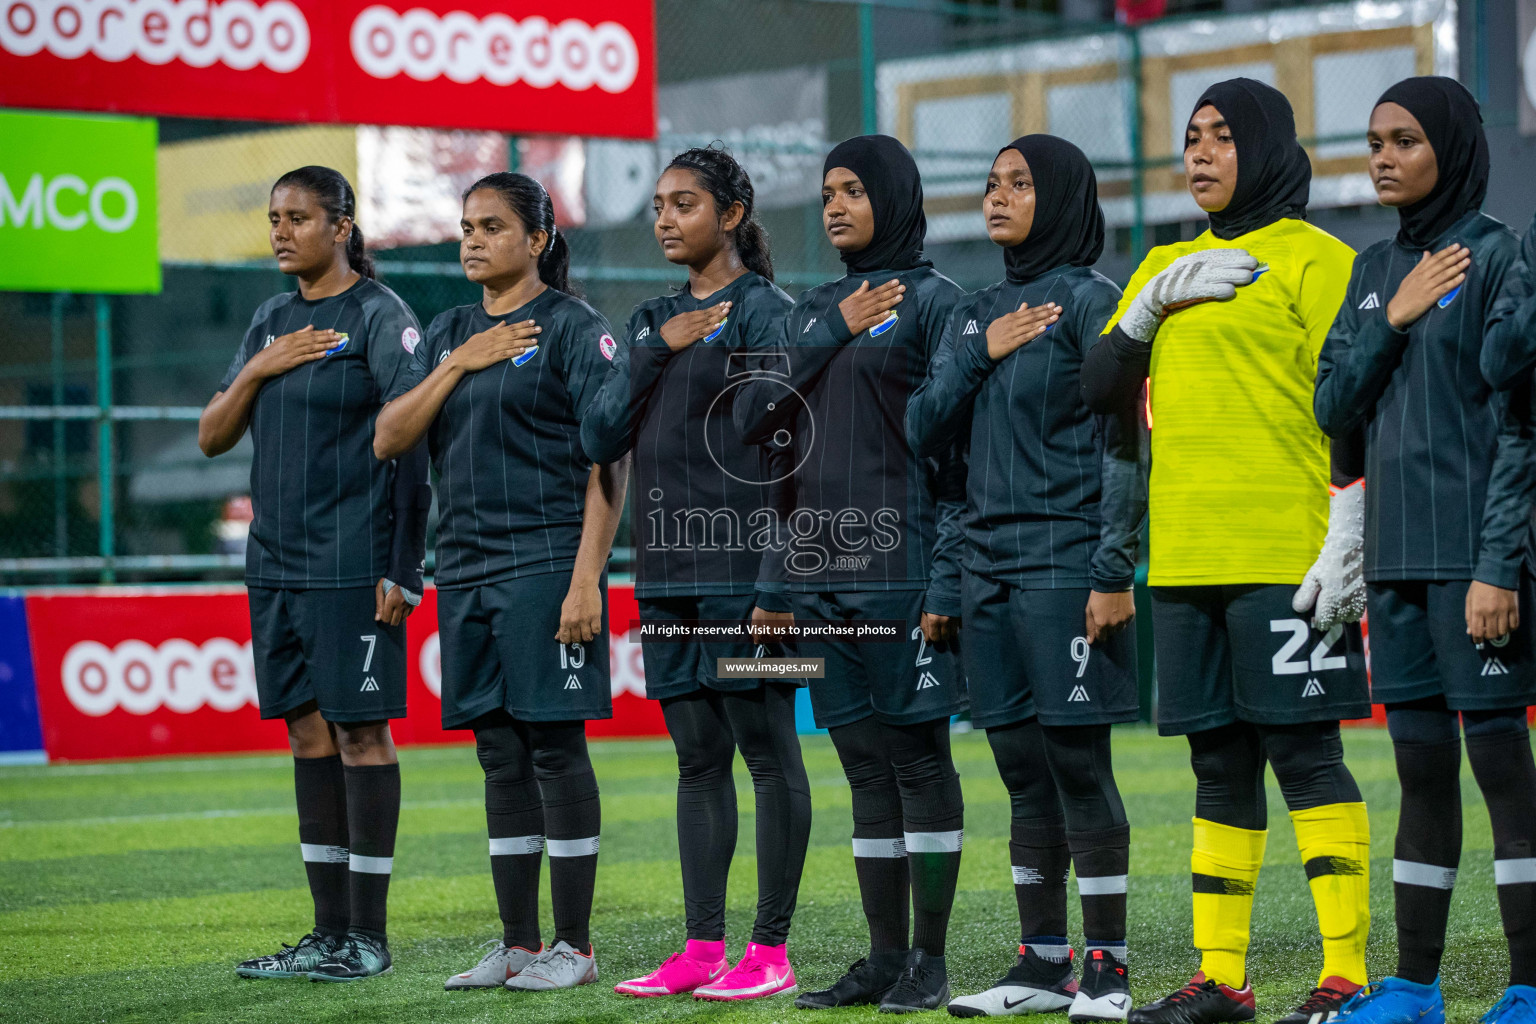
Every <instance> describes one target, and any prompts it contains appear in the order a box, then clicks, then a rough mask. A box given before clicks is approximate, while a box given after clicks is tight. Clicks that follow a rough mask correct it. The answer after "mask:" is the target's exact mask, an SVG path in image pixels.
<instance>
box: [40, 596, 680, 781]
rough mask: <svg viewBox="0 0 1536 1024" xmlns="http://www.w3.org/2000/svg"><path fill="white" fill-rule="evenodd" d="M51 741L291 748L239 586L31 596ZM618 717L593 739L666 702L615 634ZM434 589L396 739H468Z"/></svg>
mask: <svg viewBox="0 0 1536 1024" xmlns="http://www.w3.org/2000/svg"><path fill="white" fill-rule="evenodd" d="M26 605H27V626H28V632H29V634H30V638H31V642H32V661H33V667H34V670H35V673H36V677H37V700H38V712H39V715H40V717H41V719H42V727H43V745H44V747H45V748H46V749H47V751H48V756H49V758H50V759H51V760H93V759H99V758H117V757H155V756H165V755H168V754H207V753H218V752H226V751H244V750H286V749H287V748H288V739H287V732H286V730H285V728H284V726H283V723H282V722H281V721H268V722H264V721H261V719H260V717H259V715H258V713H257V708H256V673H255V664H254V662H253V661H252V659H251V621H250V614H249V611H248V609H247V605H246V599H245V590H244V589H243V588H226V589H215V590H209V589H201V588H181V589H160V588H145V589H138V588H129V587H122V588H115V589H103V590H99V591H87V592H84V593H81V592H62V593H48V592H42V593H34V594H29V595H27V598H26ZM637 618H638V615H637V612H636V606H635V598H634V589H633V588H632V587H610V588H609V592H608V620H609V622H610V623H612V624H614V625H617V626H618V627H619V628H620V629H621V630H625V629H627V628H628V626H629V624H630V623H631V622H633V621H635V620H636V619H637ZM608 654H609V665H610V667H611V669H612V690H613V718H612V719H608V720H604V721H596V722H592V723H591V724H590V725H589V726H588V730H587V731H588V734H589V735H591V736H594V737H598V736H664V735H666V725H665V723H664V722H663V721H662V717H661V710H660V706H659V705H658V704H657V703H656V702H655V701H650V700H646V699H645V697H644V694H645V683H644V676H643V667H642V662H641V657H640V643H639V641H638V640H635V641H634V642H631V641H630V640H629V638H628V636H627V635H626V634H625V633H623V632H621V633H619V634H617V635H614V634H613V633H612V632H611V631H610V636H609V645H608ZM439 664H440V663H439V659H438V638H437V591H435V590H428V591H427V593H426V596H425V599H424V600H423V601H422V603H421V607H419V608H417V609H416V611H415V612H413V613H412V614H411V617H410V618H409V619H408V620H406V672H407V682H406V700H407V707H408V711H409V716H408V717H406V718H403V719H399V720H397V721H396V722H394V723H393V725H392V731H393V733H394V737H395V741H396V742H397V743H445V742H463V741H467V740H469V739H470V735H469V733H467V732H462V731H455V732H444V731H443V729H442V727H441V725H440V723H441V721H442V702H441V701H440V700H439V699H438V694H439V693H440V692H441V691H442V685H441V681H442V670H441V668H440V667H439Z"/></svg>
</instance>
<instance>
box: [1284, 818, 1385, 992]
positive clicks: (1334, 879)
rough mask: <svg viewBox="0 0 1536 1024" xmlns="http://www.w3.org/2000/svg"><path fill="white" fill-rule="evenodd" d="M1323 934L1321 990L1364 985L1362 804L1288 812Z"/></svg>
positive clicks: (1367, 884)
mask: <svg viewBox="0 0 1536 1024" xmlns="http://www.w3.org/2000/svg"><path fill="white" fill-rule="evenodd" d="M1291 824H1292V825H1294V826H1295V828H1296V846H1297V848H1298V849H1299V850H1300V851H1301V860H1302V863H1303V865H1305V867H1306V870H1307V884H1308V885H1309V886H1311V888H1312V902H1313V904H1314V905H1315V906H1316V907H1317V923H1318V928H1319V930H1320V931H1321V932H1322V933H1323V972H1322V974H1321V975H1320V976H1319V977H1318V983H1319V984H1321V983H1322V982H1323V981H1324V980H1325V979H1327V978H1330V977H1339V978H1343V979H1344V980H1346V981H1351V982H1354V983H1355V984H1356V985H1364V984H1365V982H1366V973H1365V940H1366V936H1367V935H1369V934H1370V930H1371V826H1370V822H1369V820H1368V819H1367V818H1366V815H1365V804H1363V803H1347V804H1324V805H1323V806H1321V807H1309V808H1307V809H1306V810H1304V811H1292V812H1291Z"/></svg>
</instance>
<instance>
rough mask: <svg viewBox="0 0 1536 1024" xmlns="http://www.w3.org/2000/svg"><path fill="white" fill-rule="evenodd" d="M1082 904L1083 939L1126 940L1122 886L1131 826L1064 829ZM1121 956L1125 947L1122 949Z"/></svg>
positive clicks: (1092, 941)
mask: <svg viewBox="0 0 1536 1024" xmlns="http://www.w3.org/2000/svg"><path fill="white" fill-rule="evenodd" d="M1067 845H1068V846H1069V847H1070V848H1071V850H1072V863H1073V865H1074V866H1075V867H1076V868H1077V893H1078V896H1079V897H1080V898H1081V900H1082V904H1083V939H1084V944H1085V945H1088V946H1091V945H1097V944H1103V943H1121V944H1123V943H1124V942H1125V888H1126V885H1125V883H1126V876H1127V875H1128V874H1129V872H1130V863H1131V827H1130V826H1129V825H1117V826H1115V827H1113V828H1106V829H1100V830H1098V831H1096V832H1076V831H1072V830H1070V829H1069V830H1068V831H1067ZM1120 955H1121V957H1122V958H1123V957H1124V950H1123V949H1122V950H1121V953H1120Z"/></svg>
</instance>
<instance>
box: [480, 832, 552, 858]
mask: <svg viewBox="0 0 1536 1024" xmlns="http://www.w3.org/2000/svg"><path fill="white" fill-rule="evenodd" d="M543 852H544V837H543V836H503V837H501V838H499V839H498V838H497V837H495V836H492V837H491V856H492V857H516V856H519V855H523V854H530V853H543Z"/></svg>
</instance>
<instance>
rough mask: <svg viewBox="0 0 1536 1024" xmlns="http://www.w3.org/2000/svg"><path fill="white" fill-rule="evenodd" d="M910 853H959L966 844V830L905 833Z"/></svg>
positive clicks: (903, 835)
mask: <svg viewBox="0 0 1536 1024" xmlns="http://www.w3.org/2000/svg"><path fill="white" fill-rule="evenodd" d="M902 838H903V839H905V840H906V842H907V852H908V853H959V852H960V847H961V846H962V845H964V843H965V829H963V828H962V829H956V830H955V831H954V832H903V833H902Z"/></svg>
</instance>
